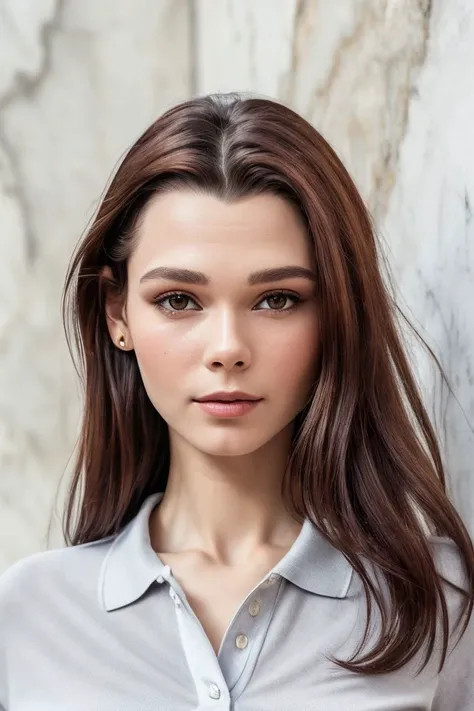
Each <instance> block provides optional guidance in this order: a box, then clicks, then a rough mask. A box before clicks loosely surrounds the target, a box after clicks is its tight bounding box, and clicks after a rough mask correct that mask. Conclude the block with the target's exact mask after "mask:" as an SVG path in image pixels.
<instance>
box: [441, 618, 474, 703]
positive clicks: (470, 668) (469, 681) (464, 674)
mask: <svg viewBox="0 0 474 711" xmlns="http://www.w3.org/2000/svg"><path fill="white" fill-rule="evenodd" d="M458 637H459V632H456V633H455V639H456V640H457V639H458ZM452 646H454V645H452ZM431 708H432V711H446V709H449V711H474V613H473V615H472V616H471V619H470V621H469V624H468V626H467V629H466V631H465V633H464V635H463V637H462V638H461V639H460V641H459V643H458V644H457V646H455V647H454V649H451V653H450V654H449V655H448V656H447V658H446V661H445V665H444V667H443V669H442V670H441V673H440V674H439V676H438V685H437V689H436V693H435V697H434V700H433V705H432V707H431Z"/></svg>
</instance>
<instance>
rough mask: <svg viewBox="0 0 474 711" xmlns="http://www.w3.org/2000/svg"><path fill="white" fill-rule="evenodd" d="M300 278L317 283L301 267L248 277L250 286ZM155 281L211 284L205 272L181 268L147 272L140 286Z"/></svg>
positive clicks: (272, 270) (275, 270) (307, 270)
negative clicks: (165, 280) (167, 280)
mask: <svg viewBox="0 0 474 711" xmlns="http://www.w3.org/2000/svg"><path fill="white" fill-rule="evenodd" d="M294 277H300V278H303V279H309V280H310V281H316V280H317V276H316V274H315V273H314V272H313V271H312V270H311V269H306V267H299V266H286V267H274V268H273V269H261V270H260V271H257V272H252V274H250V275H249V277H248V284H249V285H250V286H254V285H255V284H265V283H268V282H271V281H282V280H283V279H291V278H294ZM154 279H169V280H171V281H180V282H182V283H183V284H198V285H200V286H207V285H208V284H210V279H209V277H207V276H206V275H205V274H203V272H197V271H194V270H192V269H184V268H179V267H156V268H155V269H151V270H150V271H149V272H146V274H144V275H143V276H142V277H141V279H140V284H141V283H143V282H146V281H152V280H154Z"/></svg>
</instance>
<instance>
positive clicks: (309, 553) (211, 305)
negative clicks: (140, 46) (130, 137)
mask: <svg viewBox="0 0 474 711" xmlns="http://www.w3.org/2000/svg"><path fill="white" fill-rule="evenodd" d="M65 297H66V298H65V301H64V303H65V305H67V307H68V308H67V314H68V315H69V317H70V319H71V320H69V319H67V321H66V323H69V324H70V323H72V324H73V325H74V337H75V343H76V344H77V345H78V346H79V348H78V350H79V355H80V359H81V366H82V372H83V375H84V380H83V384H84V387H85V393H84V413H83V420H82V427H81V433H80V441H79V446H78V448H77V457H76V461H75V464H74V471H73V479H72V485H71V489H70V492H69V497H68V502H67V506H66V513H67V516H66V518H67V521H66V526H65V540H66V542H67V543H68V544H69V546H68V547H67V548H65V549H60V550H56V551H48V552H43V553H39V554H37V555H34V556H31V557H29V558H27V559H25V560H23V561H20V562H19V563H17V564H15V565H14V566H12V567H11V568H10V570H9V571H7V572H6V573H5V574H4V575H3V576H2V578H1V580H0V647H1V649H0V704H2V705H3V708H4V709H6V710H7V711H33V710H34V711H40V710H41V709H43V710H44V711H53V710H56V709H57V710H59V709H61V711H79V710H80V711H85V710H86V709H87V711H94V709H96V710H97V711H112V710H113V711H120V710H121V709H122V710H123V711H152V710H154V711H167V710H171V709H173V711H191V710H194V711H196V710H197V709H200V710H201V711H204V710H207V709H220V710H221V711H223V710H224V709H226V710H227V709H229V710H230V709H233V711H291V710H292V709H294V710H295V711H336V710H337V711H340V710H344V711H345V710H346V709H347V710H348V711H349V710H350V711H409V710H410V711H414V710H415V709H417V710H418V711H428V709H431V711H444V709H449V711H468V709H469V708H470V705H471V706H472V698H473V696H474V693H473V692H474V689H473V669H472V661H471V650H472V648H473V627H472V622H471V623H470V626H469V629H468V632H467V633H466V634H465V635H464V637H463V638H462V641H461V643H460V644H459V646H458V647H456V648H455V649H454V652H453V654H452V656H451V657H450V659H449V660H448V662H447V664H446V666H445V668H444V669H443V671H442V673H441V674H440V675H438V674H437V669H438V666H439V665H438V662H439V661H440V659H439V656H440V648H439V645H437V644H435V645H434V650H433V652H434V653H433V654H432V656H431V659H430V662H429V664H428V666H426V667H425V668H424V670H423V671H421V672H420V674H418V675H417V674H416V672H417V671H419V666H420V664H421V662H422V661H423V660H424V658H425V654H424V652H425V649H423V647H422V646H420V645H423V643H427V644H429V643H430V641H432V642H433V643H437V642H438V641H439V640H438V638H435V639H433V635H432V632H433V631H434V630H436V622H437V619H436V599H437V597H438V596H439V598H440V600H442V599H443V597H444V596H445V597H446V601H447V604H448V610H449V614H450V621H451V622H453V621H454V620H456V618H457V610H458V608H459V606H460V603H461V598H460V593H459V592H455V591H454V590H453V589H451V588H450V587H449V585H448V584H446V585H445V587H444V589H443V588H442V587H441V586H440V581H439V579H438V575H437V572H436V568H435V566H434V565H433V562H432V557H433V556H434V559H435V563H436V566H437V567H438V568H439V569H440V572H444V573H445V575H444V577H446V578H447V579H448V580H451V581H452V582H453V583H464V582H465V583H466V585H465V588H466V592H467V599H468V601H469V603H472V602H473V601H474V546H473V543H472V540H471V539H470V536H469V534H468V532H467V529H466V527H465V525H464V524H463V522H462V521H461V519H460V516H459V514H458V512H457V511H456V510H455V508H454V506H453V504H452V502H451V501H450V500H449V498H448V496H447V494H446V487H445V486H444V480H445V477H444V470H443V464H442V457H441V453H440V449H439V446H438V444H437V441H436V435H435V432H434V429H433V427H432V426H431V424H430V420H429V417H428V414H427V412H426V410H425V408H424V406H423V403H422V399H421V395H420V394H419V392H418V389H417V383H416V379H415V377H414V375H413V373H412V372H411V367H410V363H409V360H408V357H407V354H405V353H404V348H403V344H402V342H401V338H400V336H399V332H398V324H397V323H396V321H395V318H394V313H395V308H394V303H393V300H392V295H391V294H389V293H388V291H387V288H386V283H385V281H384V278H383V275H382V274H381V272H380V269H379V261H378V251H377V243H376V234H375V231H374V226H373V224H372V220H371V217H370V215H369V213H368V211H367V209H366V207H365V205H364V202H363V200H362V198H361V196H360V194H359V193H358V191H357V188H356V186H355V184H354V182H353V181H352V179H351V178H350V176H349V174H348V172H347V170H346V169H345V168H344V166H343V165H342V163H341V161H340V159H339V158H338V157H337V155H336V153H335V151H334V150H333V149H332V148H331V146H330V145H329V144H328V143H327V142H326V141H325V140H324V139H323V137H322V136H321V135H320V134H319V133H318V132H317V131H316V129H314V128H313V127H312V126H311V125H310V124H309V123H308V122H306V121H305V120H304V119H303V118H302V117H301V116H299V115H298V114H296V113H295V112H293V111H291V110H290V109H289V108H287V107H284V106H282V105H280V104H278V103H277V102H272V101H270V100H266V99H243V100H240V99H239V98H238V97H233V98H232V97H231V101H230V102H228V101H227V98H226V97H202V98H201V97H197V98H194V99H191V100H189V101H186V102H183V103H182V104H180V105H179V106H177V107H172V108H171V109H169V110H168V111H167V112H165V114H164V115H163V116H161V117H159V118H158V119H157V121H155V122H154V123H153V124H152V126H150V127H149V129H147V130H146V131H145V132H144V134H143V135H142V136H141V137H140V138H139V139H138V141H136V143H135V144H134V145H133V146H132V147H131V149H130V151H129V152H128V153H127V155H126V157H125V158H124V160H123V162H122V164H121V165H120V167H119V168H118V170H117V171H116V173H115V175H114V177H113V180H112V181H111V183H110V185H109V186H108V188H107V191H106V193H105V195H104V198H103V200H102V202H101V204H100V206H99V209H98V212H97V215H96V217H95V218H94V220H93V221H92V223H91V225H90V228H89V229H88V231H87V233H86V234H85V237H84V239H83V241H82V243H81V245H80V246H79V248H78V250H77V252H76V254H75V256H74V259H73V260H72V262H71V265H70V268H69V270H68V276H67V279H66V289H65ZM68 330H69V329H68ZM69 333H70V331H69ZM223 399H227V400H237V401H240V402H233V403H232V404H231V403H229V402H226V403H223V402H222V400H223ZM208 400H210V401H211V402H208ZM242 400H244V402H243V403H242V402H241V401H242ZM152 492H163V498H162V500H161V502H160V505H159V506H156V507H155V508H154V509H153V511H152V508H153V504H154V503H155V502H157V501H158V498H159V495H156V494H155V495H153V496H152ZM149 496H150V497H151V498H147V497H149ZM155 497H157V498H155ZM77 504H79V506H78V508H77V506H76V505H77ZM140 505H141V506H142V507H141V508H140ZM76 510H77V511H78V517H77V520H74V521H73V518H74V517H73V515H72V514H73V513H74V512H76ZM420 514H421V518H420ZM422 521H423V525H424V524H426V525H427V530H429V531H430V532H431V533H433V534H434V533H437V534H439V535H438V536H436V537H434V536H432V537H431V538H430V540H429V541H427V540H426V535H427V534H425V532H424V531H423V526H422V523H421V522H422ZM316 522H317V525H316ZM323 533H324V536H323ZM280 553H282V555H280ZM160 556H161V557H160ZM349 561H350V562H349ZM375 563H377V566H378V567H377V568H376V567H375ZM461 570H462V571H464V572H465V574H466V575H465V579H464V577H463V575H464V572H463V574H461ZM222 571H225V573H226V574H225V575H224V572H222ZM227 572H229V577H227ZM356 573H357V574H356ZM379 573H380V575H379ZM371 576H374V580H373V583H374V588H373V589H372V592H371V594H372V595H374V597H375V598H376V599H377V601H378V602H380V600H382V599H383V596H385V599H386V596H387V594H390V595H391V596H393V603H394V604H393V605H391V610H390V614H389V616H388V623H389V630H390V634H389V635H388V636H387V635H384V638H383V639H382V647H381V648H380V646H377V642H379V636H382V635H381V633H382V632H383V631H384V629H383V626H382V625H381V613H380V609H379V608H378V607H373V611H374V617H373V619H372V623H373V624H372V627H371V629H370V630H369V637H368V640H367V644H366V645H365V647H363V650H362V653H364V652H365V653H370V651H372V652H373V653H374V654H373V655H372V658H371V659H370V657H369V661H370V662H371V672H377V673H376V674H375V673H371V674H370V675H369V674H368V673H360V671H361V670H360V664H361V656H360V654H358V646H359V644H360V642H361V641H362V639H361V638H362V635H363V633H364V630H365V627H366V625H365V623H366V598H365V589H364V585H366V586H367V584H368V583H370V582H372V580H371ZM379 583H380V587H379ZM379 598H380V599H379ZM381 607H382V609H384V607H383V605H382V606H381ZM438 609H439V606H438ZM379 633H380V635H379ZM372 643H373V644H372ZM450 647H451V648H452V645H450ZM377 651H378V654H376V652H377ZM411 651H415V656H413V655H412V656H411V657H410V659H409V661H408V662H407V660H406V656H407V654H408V656H409V653H410V652H411ZM354 654H355V659H354V658H353V655H354ZM374 656H376V658H375V659H374ZM351 657H352V658H351ZM331 658H336V659H338V660H340V662H341V664H345V667H342V666H336V665H335V663H334V662H333V661H332V659H331Z"/></svg>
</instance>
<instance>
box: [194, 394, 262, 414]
mask: <svg viewBox="0 0 474 711" xmlns="http://www.w3.org/2000/svg"><path fill="white" fill-rule="evenodd" d="M260 402H261V398H260V399H259V400H237V401H235V402H226V401H224V400H204V401H202V402H200V401H196V405H199V407H200V408H201V410H202V411H203V412H205V413H206V414H208V415H213V416H214V417H233V418H235V417H242V416H243V415H246V414H247V413H249V412H251V411H252V410H254V409H255V408H256V407H258V405H259V403H260Z"/></svg>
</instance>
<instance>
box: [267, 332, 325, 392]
mask: <svg viewBox="0 0 474 711" xmlns="http://www.w3.org/2000/svg"><path fill="white" fill-rule="evenodd" d="M265 350H266V360H267V364H268V367H269V369H271V370H272V371H273V373H274V374H275V376H278V377H279V378H282V382H283V383H286V384H287V385H288V387H290V386H294V385H295V384H297V383H298V382H301V383H302V384H304V383H306V382H307V380H308V379H311V377H312V376H313V375H314V372H315V369H316V360H317V356H318V352H319V339H318V336H317V328H316V327H315V325H314V324H312V323H311V324H310V323H308V322H306V324H304V323H302V324H298V325H297V326H296V327H295V328H294V329H288V332H286V333H285V337H284V339H282V338H280V337H278V339H275V340H267V343H266V348H265Z"/></svg>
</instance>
